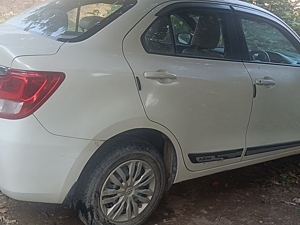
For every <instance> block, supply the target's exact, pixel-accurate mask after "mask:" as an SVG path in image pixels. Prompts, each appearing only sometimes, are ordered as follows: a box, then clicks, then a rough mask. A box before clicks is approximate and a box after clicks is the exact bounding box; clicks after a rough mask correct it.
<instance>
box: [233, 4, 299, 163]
mask: <svg viewBox="0 0 300 225" xmlns="http://www.w3.org/2000/svg"><path fill="white" fill-rule="evenodd" d="M236 12H237V13H238V21H237V23H238V25H237V26H238V27H240V29H241V37H242V39H244V42H243V43H244V45H243V46H242V47H241V49H243V50H244V54H243V58H244V61H245V63H244V64H245V67H246V68H247V70H248V71H249V74H250V75H251V78H252V81H253V84H254V85H255V87H256V97H255V98H254V100H253V108H252V113H251V119H250V123H249V128H248V131H247V138H246V140H247V151H246V154H245V157H244V159H243V160H251V159H253V158H257V157H265V156H270V155H274V154H286V153H289V151H290V152H291V151H293V150H297V149H299V146H300V104H299V102H300V88H299V86H300V46H299V41H298V40H297V37H295V36H294V35H293V34H292V32H291V31H289V30H288V28H287V27H285V25H284V24H283V23H282V22H280V21H278V20H277V19H276V18H274V17H271V16H269V18H266V17H267V16H268V15H265V17H263V16H262V15H263V14H262V13H260V14H254V15H251V14H249V13H245V12H243V11H240V12H238V9H236ZM280 23H281V24H280ZM287 148H288V150H287Z"/></svg>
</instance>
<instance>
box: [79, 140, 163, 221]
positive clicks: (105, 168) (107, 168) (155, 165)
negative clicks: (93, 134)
mask: <svg viewBox="0 0 300 225" xmlns="http://www.w3.org/2000/svg"><path fill="white" fill-rule="evenodd" d="M164 185H165V168H164V164H163V161H162V156H161V155H160V154H159V152H158V151H157V150H156V149H155V148H154V147H153V146H152V145H150V144H148V143H147V142H144V141H141V140H139V139H138V140H134V141H125V140H123V141H122V142H121V143H120V142H119V144H113V145H110V146H106V147H104V149H100V150H99V151H97V152H96V154H95V155H94V156H93V157H92V160H91V161H90V162H89V163H88V164H87V166H86V168H85V170H84V172H83V173H82V175H81V176H80V178H79V181H78V186H77V191H76V194H75V201H74V203H75V209H76V210H77V212H78V215H79V217H80V219H81V220H82V221H83V222H84V223H85V224H86V225H107V224H110V225H111V224H118V225H129V224H130V225H133V224H134V225H138V224H142V223H143V222H145V220H146V219H147V218H148V217H149V216H150V215H151V213H152V212H153V211H154V209H155V208H156V206H157V205H158V203H159V201H160V199H161V196H162V194H163V190H164Z"/></svg>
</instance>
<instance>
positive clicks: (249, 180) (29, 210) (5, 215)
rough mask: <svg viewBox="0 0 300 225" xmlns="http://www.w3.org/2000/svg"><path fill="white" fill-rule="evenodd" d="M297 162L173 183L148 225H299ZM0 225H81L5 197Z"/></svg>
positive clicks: (59, 211)
mask: <svg viewBox="0 0 300 225" xmlns="http://www.w3.org/2000/svg"><path fill="white" fill-rule="evenodd" d="M299 163H300V155H297V156H292V157H288V158H284V159H280V160H276V161H271V162H267V163H262V164H258V165H254V166H250V167H246V168H242V169H237V170H233V171H227V172H223V173H219V174H215V175H211V176H207V177H203V178H198V179H194V180H191V181H186V182H182V183H179V184H175V185H173V187H172V188H171V190H170V191H169V192H167V193H165V195H164V197H163V199H162V201H161V203H160V205H159V207H158V208H157V209H156V211H155V212H154V214H153V215H152V216H151V217H150V218H149V220H148V221H147V222H146V223H145V225H164V224H166V225H167V224H170V225H231V224H232V225H244V224H270V225H271V224H276V225H283V224H290V225H298V224H300V184H298V182H300V164H299ZM6 211H7V212H6ZM1 212H2V213H1ZM0 224H21V225H82V223H81V222H80V220H79V219H78V218H77V215H76V213H75V212H74V211H73V210H72V209H67V208H64V207H63V206H61V205H54V204H41V203H28V202H19V201H15V200H12V199H10V198H8V197H6V196H5V195H3V194H1V193H0Z"/></svg>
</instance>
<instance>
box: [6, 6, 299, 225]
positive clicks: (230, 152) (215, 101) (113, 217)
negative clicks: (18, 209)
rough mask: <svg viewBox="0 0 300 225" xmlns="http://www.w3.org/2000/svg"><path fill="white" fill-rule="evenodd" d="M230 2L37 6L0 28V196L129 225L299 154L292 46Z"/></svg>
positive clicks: (264, 19)
mask: <svg viewBox="0 0 300 225" xmlns="http://www.w3.org/2000/svg"><path fill="white" fill-rule="evenodd" d="M299 41H300V40H299V37H298V36H297V34H296V33H295V32H294V31H293V30H292V29H291V28H289V27H288V26H287V25H286V24H285V23H284V22H283V21H282V20H280V19H279V18H277V17H276V16H274V15H273V14H271V13H269V12H267V11H265V10H263V9H260V8H258V7H255V6H252V5H249V4H246V3H243V2H240V1H231V0H230V1H229V0H228V1H209V0H178V1H176V0H174V1H169V0H50V1H46V2H43V3H42V4H40V5H37V6H35V7H33V8H31V9H29V10H27V11H25V12H23V13H21V14H20V15H18V16H16V17H14V18H12V19H10V20H8V21H7V22H5V23H4V24H2V25H1V26H0V64H1V67H0V117H1V119H0V189H1V191H2V192H3V193H5V194H6V195H8V196H10V197H12V198H15V199H19V200H24V201H36V202H48V203H63V202H64V203H66V204H69V205H71V204H73V205H74V207H75V209H76V210H77V211H78V214H79V216H80V218H81V220H82V221H83V222H84V223H85V224H89V225H98V224H119V225H129V224H135V225H137V224H142V223H143V222H144V221H145V220H146V219H147V218H148V217H149V215H150V214H151V212H153V210H154V209H155V207H156V206H157V204H158V202H159V200H160V198H161V196H162V193H163V191H164V190H168V189H169V188H170V187H171V185H172V184H173V183H176V182H180V181H183V180H188V179H192V178H196V177H200V176H204V175H208V174H213V173H217V172H220V171H225V170H229V169H234V168H238V167H243V166H247V165H251V164H255V163H260V162H263V161H267V160H272V159H276V158H280V157H284V156H289V155H293V154H298V153H300V104H299V103H300V88H299V87H300V67H299V66H300V42H299Z"/></svg>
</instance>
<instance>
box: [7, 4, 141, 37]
mask: <svg viewBox="0 0 300 225" xmlns="http://www.w3.org/2000/svg"><path fill="white" fill-rule="evenodd" d="M136 3H137V1H136V0H59V1H58V0H50V1H46V2H43V3H41V4H38V5H36V6H34V7H32V8H30V9H28V10H26V11H24V12H23V13H21V14H19V15H17V16H15V17H13V18H11V19H9V20H8V21H6V22H5V23H7V24H10V25H13V26H14V27H17V28H19V29H21V30H24V31H28V32H31V33H35V34H39V35H42V36H44V37H47V38H51V39H54V40H58V41H62V42H78V41H82V40H85V39H87V38H89V37H90V36H92V35H94V34H95V33H97V32H98V31H99V30H101V29H102V28H104V27H105V26H107V25H108V24H110V23H111V22H112V21H114V20H115V19H117V18H118V17H120V16H122V15H123V14H124V13H125V12H127V11H128V10H129V9H130V8H132V7H133V6H134V5H135V4H136Z"/></svg>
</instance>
